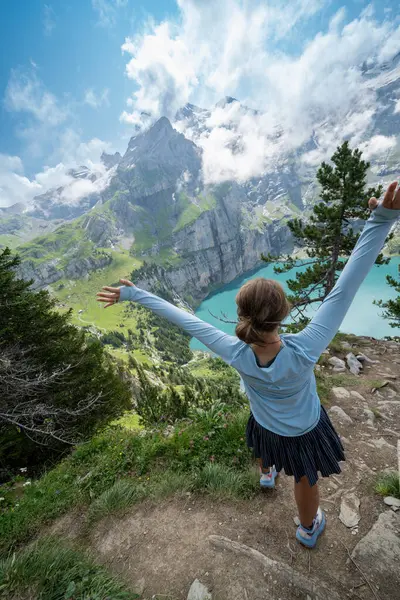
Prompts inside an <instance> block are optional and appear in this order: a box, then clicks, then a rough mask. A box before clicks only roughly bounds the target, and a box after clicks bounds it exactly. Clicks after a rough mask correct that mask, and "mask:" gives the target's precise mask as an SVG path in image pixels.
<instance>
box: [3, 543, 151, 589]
mask: <svg viewBox="0 0 400 600" xmlns="http://www.w3.org/2000/svg"><path fill="white" fill-rule="evenodd" d="M120 579H121V578H120V577H118V580H117V579H116V578H113V577H112V576H111V575H109V574H108V573H107V571H106V569H105V568H104V567H102V566H99V565H96V564H95V563H93V561H92V560H91V559H90V558H89V557H88V556H87V554H86V553H84V552H82V551H80V550H78V549H75V548H73V547H70V546H67V545H66V544H65V543H64V542H63V541H61V539H59V538H56V537H47V538H43V539H41V540H39V541H38V542H36V543H35V544H32V545H30V546H29V547H27V548H25V549H23V550H21V551H20V552H18V553H17V554H16V555H13V556H10V557H9V558H7V559H6V560H4V561H2V562H0V598H4V600H13V599H15V600H17V599H22V598H25V599H27V600H28V599H33V598H35V600H107V599H110V600H111V598H112V600H134V599H135V598H139V596H138V595H137V594H133V593H131V592H129V591H128V590H127V588H126V587H125V586H124V585H123V584H122V583H121V580H120Z"/></svg>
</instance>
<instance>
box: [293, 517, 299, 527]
mask: <svg viewBox="0 0 400 600" xmlns="http://www.w3.org/2000/svg"><path fill="white" fill-rule="evenodd" d="M293 521H294V524H295V525H297V527H298V526H299V525H300V519H299V517H293Z"/></svg>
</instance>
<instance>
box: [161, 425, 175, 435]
mask: <svg viewBox="0 0 400 600" xmlns="http://www.w3.org/2000/svg"><path fill="white" fill-rule="evenodd" d="M174 433H175V427H174V426H173V425H167V427H166V428H165V429H164V432H163V434H164V437H167V438H169V437H172V436H173V435H174Z"/></svg>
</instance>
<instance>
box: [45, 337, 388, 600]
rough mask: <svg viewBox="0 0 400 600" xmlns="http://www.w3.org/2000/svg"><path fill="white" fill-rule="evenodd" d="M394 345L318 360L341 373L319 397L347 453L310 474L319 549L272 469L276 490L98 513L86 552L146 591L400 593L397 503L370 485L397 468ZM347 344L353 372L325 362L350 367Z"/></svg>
mask: <svg viewBox="0 0 400 600" xmlns="http://www.w3.org/2000/svg"><path fill="white" fill-rule="evenodd" d="M399 348H400V346H399V345H396V344H394V343H392V342H377V341H375V340H370V339H366V338H363V339H361V338H357V347H351V345H350V344H349V343H345V347H343V346H342V347H341V348H340V350H339V351H338V352H336V353H335V352H333V351H332V350H331V352H330V355H329V356H328V355H327V354H326V355H325V359H324V361H323V363H324V364H323V365H322V366H321V367H320V368H321V370H322V372H323V373H326V374H327V379H328V380H329V379H331V380H332V382H333V383H338V381H339V382H340V383H341V385H334V386H333V387H332V390H331V392H330V401H329V402H328V404H327V406H328V410H329V412H330V414H331V418H332V421H333V422H334V424H335V426H336V428H337V430H338V432H339V433H340V435H341V436H342V439H343V444H344V446H345V450H346V456H347V461H346V462H345V463H344V464H343V473H342V474H341V475H340V476H334V477H331V478H329V479H326V480H322V481H321V482H320V487H321V506H322V508H323V509H324V510H325V511H326V515H327V529H326V532H325V533H324V535H323V536H322V537H321V539H320V541H319V544H318V547H317V549H315V550H313V551H309V550H307V549H305V548H303V547H301V546H300V545H298V544H297V542H296V540H295V537H294V536H295V531H296V525H295V519H296V508H295V504H294V499H293V494H292V480H291V479H290V478H288V477H286V476H285V475H284V474H282V476H281V477H279V478H278V480H277V486H276V489H275V490H273V491H266V492H261V491H260V494H259V495H258V496H257V498H256V499H253V500H252V501H248V502H227V501H224V500H221V501H215V500H213V501H212V500H210V499H209V498H207V497H199V496H191V495H190V494H189V493H188V494H187V495H184V496H181V497H175V498H173V499H169V500H166V501H164V502H162V503H161V504H160V503H158V504H151V503H147V502H146V503H143V504H142V505H139V506H136V507H135V508H134V509H133V510H132V511H131V512H130V513H129V514H127V515H125V516H124V517H123V518H120V519H117V518H109V519H107V520H104V521H102V522H101V523H99V524H98V525H97V526H96V527H95V528H94V529H93V531H91V533H90V536H89V541H88V543H89V545H90V547H91V549H92V551H94V552H95V553H96V555H97V556H98V557H99V558H100V560H101V561H102V562H104V563H105V564H107V565H108V566H109V567H110V568H111V570H112V571H113V572H116V573H119V574H120V575H121V577H122V578H123V579H125V580H126V581H127V582H128V583H129V584H130V586H131V587H132V589H135V590H137V591H138V592H139V593H140V594H141V597H142V598H145V599H146V600H149V599H150V598H158V599H161V598H162V599H164V600H165V599H169V600H186V599H188V600H211V599H212V600H265V598H269V599H275V600H292V599H294V598H303V599H307V600H308V599H316V598H318V599H319V600H339V599H340V600H341V599H345V598H355V599H362V600H372V599H374V598H375V599H376V600H377V599H380V600H395V599H397V598H399V597H400V592H399V590H400V568H399V565H400V509H399V507H398V506H396V505H393V506H389V505H388V504H385V501H384V498H383V497H381V496H378V495H377V494H376V493H375V492H374V483H375V480H376V476H377V474H378V473H380V472H382V471H385V470H386V471H395V470H397V469H398V460H399V452H398V448H399V447H400V397H399V386H400V352H399ZM348 353H353V354H354V355H355V356H360V355H361V354H364V355H365V357H367V358H364V359H363V361H362V364H363V368H362V369H361V370H360V374H359V375H357V376H355V375H350V374H349V370H348V365H347V364H346V366H345V367H344V366H343V364H341V363H339V362H337V361H331V358H332V356H333V355H334V354H336V355H337V358H342V359H343V358H344V359H345V361H346V363H350V364H352V368H353V370H354V369H356V370H357V369H359V365H358V366H357V364H356V363H355V362H354V360H353V358H352V357H349V359H346V354H348ZM368 359H369V360H368ZM330 362H333V363H335V365H332V364H330ZM333 368H335V373H336V375H332V372H333ZM340 378H341V379H340ZM386 501H387V502H388V503H389V504H390V503H391V501H390V500H386ZM79 525H80V521H79V517H78V516H77V515H68V516H67V517H64V518H63V519H62V520H60V521H59V522H58V523H57V525H56V528H55V529H56V530H57V531H61V532H65V534H66V535H68V536H72V537H74V536H78V535H79V531H80V526H79Z"/></svg>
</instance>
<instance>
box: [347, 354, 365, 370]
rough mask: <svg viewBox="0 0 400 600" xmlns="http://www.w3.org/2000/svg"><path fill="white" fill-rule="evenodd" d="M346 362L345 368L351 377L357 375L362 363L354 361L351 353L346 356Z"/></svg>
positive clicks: (354, 358)
mask: <svg viewBox="0 0 400 600" xmlns="http://www.w3.org/2000/svg"><path fill="white" fill-rule="evenodd" d="M346 360H347V366H348V367H349V369H350V373H353V375H359V374H360V371H361V369H362V368H363V366H362V363H360V361H359V360H357V359H356V357H355V356H354V354H353V353H352V352H349V353H348V355H347V356H346Z"/></svg>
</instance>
